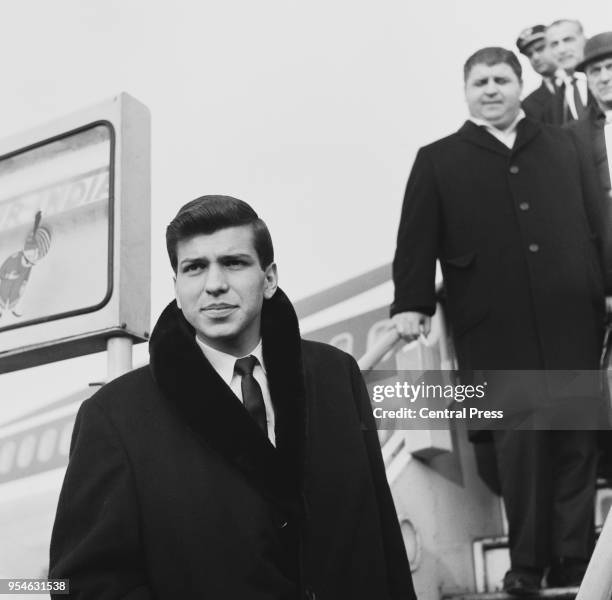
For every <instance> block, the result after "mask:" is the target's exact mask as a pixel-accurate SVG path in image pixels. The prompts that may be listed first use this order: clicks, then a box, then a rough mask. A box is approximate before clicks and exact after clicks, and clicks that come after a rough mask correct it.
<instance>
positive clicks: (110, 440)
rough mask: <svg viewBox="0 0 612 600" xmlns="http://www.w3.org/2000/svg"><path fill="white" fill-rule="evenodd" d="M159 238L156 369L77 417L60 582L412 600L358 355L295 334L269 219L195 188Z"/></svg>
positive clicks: (220, 598)
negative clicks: (164, 292)
mask: <svg viewBox="0 0 612 600" xmlns="http://www.w3.org/2000/svg"><path fill="white" fill-rule="evenodd" d="M166 245H167V250H168V255H169V258H170V264H171V266H172V270H173V272H174V287H175V295H176V300H175V301H173V302H171V303H170V304H169V305H168V306H167V307H166V309H165V310H164V311H163V312H162V314H161V316H160V318H159V320H158V322H157V324H156V326H155V328H154V330H153V333H152V335H151V341H150V345H149V351H150V358H151V361H150V365H146V366H144V367H142V368H139V369H136V370H134V371H132V372H130V373H128V374H126V375H124V376H122V377H119V378H118V379H115V380H114V381H112V382H110V383H109V384H108V385H106V386H104V387H103V388H102V389H101V390H100V391H99V392H98V393H97V394H95V395H94V396H93V397H92V398H90V399H89V400H87V401H85V402H84V404H83V405H82V407H81V409H80V410H79V413H78V415H77V419H76V423H75V429H74V433H73V438H72V444H71V450H70V462H69V464H68V469H67V471H66V477H65V480H64V485H63V488H62V492H61V495H60V499H59V505H58V510H57V517H56V520H55V525H54V528H53V536H52V541H51V561H50V573H51V577H52V578H67V579H69V580H70V598H74V599H79V600H117V599H119V598H121V599H123V600H175V599H184V600H187V599H189V600H191V599H196V598H210V599H212V600H297V599H300V600H315V599H317V600H338V599H340V598H351V599H352V600H373V599H374V598H376V599H377V600H378V599H380V600H383V599H384V600H415V599H416V596H415V593H414V589H413V586H412V578H411V575H410V565H409V564H408V560H407V557H406V550H405V547H404V542H403V538H402V534H401V531H400V527H399V524H398V520H397V516H396V514H395V509H394V506H393V500H392V498H391V494H390V491H389V486H388V484H387V480H386V475H385V467H384V464H383V461H382V456H381V452H380V445H379V443H378V435H377V432H376V428H375V426H374V419H373V416H372V411H371V405H370V401H369V397H368V393H367V390H366V388H365V385H364V382H363V380H362V379H361V375H360V372H359V367H358V366H357V363H356V362H355V360H354V359H353V358H352V357H351V356H349V355H348V354H345V353H344V352H342V351H340V350H338V349H336V348H333V347H331V346H327V345H325V344H320V343H315V342H308V341H305V340H302V339H301V337H300V332H299V327H298V320H297V316H296V314H295V311H294V309H293V306H292V305H291V303H290V301H289V299H288V298H287V296H285V294H284V293H283V292H282V290H281V289H280V288H279V287H278V274H277V268H276V263H275V262H274V251H273V247H272V240H271V238H270V233H269V231H268V229H267V227H266V225H265V223H264V222H263V221H262V220H261V219H260V218H259V217H258V215H257V214H256V213H255V211H254V210H253V209H252V208H251V207H250V206H249V205H248V204H246V203H245V202H243V201H241V200H238V199H236V198H231V197H228V196H203V197H201V198H198V199H196V200H193V201H192V202H189V203H187V204H186V205H185V206H183V207H182V208H181V209H180V210H179V212H178V214H177V215H176V217H175V218H174V219H173V220H172V222H171V223H170V225H169V226H168V228H167V230H166ZM57 597H58V598H62V597H63V596H57Z"/></svg>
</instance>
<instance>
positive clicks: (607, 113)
mask: <svg viewBox="0 0 612 600" xmlns="http://www.w3.org/2000/svg"><path fill="white" fill-rule="evenodd" d="M577 70H578V71H581V72H584V73H585V74H586V78H587V83H588V86H589V91H590V92H591V94H592V96H593V98H594V100H595V102H593V103H592V104H591V105H590V107H589V111H588V113H587V114H586V115H585V116H584V118H582V119H580V120H578V121H572V122H571V123H570V124H569V125H568V127H569V128H570V129H571V130H572V131H573V132H574V133H576V135H577V136H578V138H579V140H580V141H581V142H582V143H583V144H584V147H586V148H588V152H589V154H590V155H591V160H592V162H593V165H594V166H595V169H596V170H597V173H598V175H599V181H600V183H601V187H602V188H603V190H604V193H605V195H606V196H607V197H608V203H609V204H612V189H611V188H612V183H611V181H610V180H611V177H610V171H611V169H610V161H609V159H608V147H607V146H608V145H610V146H611V147H612V31H606V32H604V33H600V34H598V35H595V36H593V37H592V38H590V39H589V40H588V41H587V43H586V46H585V52H584V59H583V60H582V62H581V63H579V64H578V66H577ZM608 140H609V141H608ZM606 222H607V223H608V226H612V221H610V220H609V219H608V220H607V221H606Z"/></svg>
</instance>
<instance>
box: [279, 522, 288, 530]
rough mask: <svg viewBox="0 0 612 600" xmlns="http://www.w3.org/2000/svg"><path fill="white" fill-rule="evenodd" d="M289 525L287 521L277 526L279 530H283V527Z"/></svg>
mask: <svg viewBox="0 0 612 600" xmlns="http://www.w3.org/2000/svg"><path fill="white" fill-rule="evenodd" d="M288 524H289V523H288V522H287V521H281V523H280V525H279V526H278V527H279V528H280V529H285V527H287V525H288Z"/></svg>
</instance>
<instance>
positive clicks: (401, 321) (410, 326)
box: [392, 311, 431, 341]
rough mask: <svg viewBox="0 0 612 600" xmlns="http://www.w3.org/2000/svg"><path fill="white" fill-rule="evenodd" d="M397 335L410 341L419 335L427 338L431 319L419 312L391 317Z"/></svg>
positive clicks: (408, 312)
mask: <svg viewBox="0 0 612 600" xmlns="http://www.w3.org/2000/svg"><path fill="white" fill-rule="evenodd" d="M392 320H393V323H394V324H395V327H396V329H397V332H398V333H399V335H400V336H401V337H402V338H404V339H405V340H407V341H412V340H414V339H416V338H418V337H419V336H420V335H424V336H425V337H427V336H428V335H429V332H430V331H431V317H430V316H428V315H424V314H423V313H420V312H414V311H406V312H403V313H398V314H397V315H393V317H392Z"/></svg>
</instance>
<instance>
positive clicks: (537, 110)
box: [521, 81, 561, 125]
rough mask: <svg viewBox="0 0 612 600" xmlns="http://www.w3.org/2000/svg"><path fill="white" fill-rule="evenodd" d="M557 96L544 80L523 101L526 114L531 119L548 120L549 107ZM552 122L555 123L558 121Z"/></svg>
mask: <svg viewBox="0 0 612 600" xmlns="http://www.w3.org/2000/svg"><path fill="white" fill-rule="evenodd" d="M555 97H556V94H553V93H552V92H551V91H550V90H549V89H548V86H547V85H546V84H545V83H544V81H542V83H541V85H540V87H538V88H536V89H535V90H533V92H531V93H530V94H529V95H527V96H526V97H525V98H524V99H523V101H522V102H521V105H522V107H523V110H524V111H525V114H526V115H527V116H528V117H529V118H530V119H533V120H534V121H540V122H546V118H547V117H546V115H547V114H548V113H547V111H548V110H549V109H548V107H549V105H550V103H551V102H553V99H554V98H555ZM551 124H553V125H555V124H556V123H551ZM558 124H559V125H560V124H561V123H560V122H559V123H558Z"/></svg>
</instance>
